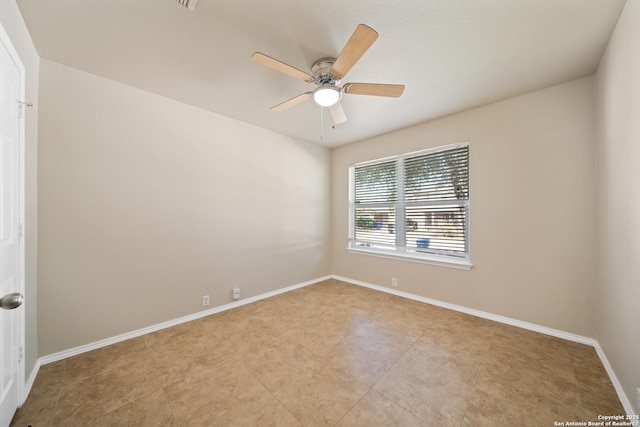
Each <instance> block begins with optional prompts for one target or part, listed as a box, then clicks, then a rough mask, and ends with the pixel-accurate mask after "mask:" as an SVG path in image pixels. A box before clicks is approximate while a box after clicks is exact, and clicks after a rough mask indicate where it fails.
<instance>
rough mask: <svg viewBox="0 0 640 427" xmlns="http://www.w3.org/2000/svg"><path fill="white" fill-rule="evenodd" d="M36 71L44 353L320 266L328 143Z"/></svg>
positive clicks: (325, 255) (298, 277) (89, 78)
mask: <svg viewBox="0 0 640 427" xmlns="http://www.w3.org/2000/svg"><path fill="white" fill-rule="evenodd" d="M40 78H41V80H40V91H41V92H40V102H41V114H40V147H39V148H40V162H39V183H40V191H39V215H40V253H39V263H38V267H39V275H40V276H39V277H40V282H39V293H40V296H41V298H40V301H39V313H38V316H39V344H40V354H41V355H48V354H52V353H55V352H58V351H61V350H66V349H69V348H72V347H75V346H78V345H82V344H87V343H90V342H93V341H96V340H100V339H103V338H109V337H112V336H115V335H118V334H121V333H125V332H129V331H132V330H135V329H138V328H142V327H146V326H150V325H154V324H157V323H159V322H163V321H167V320H171V319H175V318H178V317H181V316H185V315H188V314H192V313H195V312H198V311H200V310H203V308H202V307H201V297H202V296H203V295H206V294H210V295H211V307H215V306H218V305H222V304H226V303H229V302H231V288H232V287H235V286H239V287H240V288H241V292H242V296H243V297H250V296H254V295H258V294H261V293H264V292H268V291H272V290H275V289H279V288H282V287H285V286H288V285H293V284H297V283H300V282H304V281H307V280H311V279H315V278H318V277H321V276H324V275H327V274H329V273H330V269H329V266H330V258H329V249H330V248H329V244H328V238H329V235H330V233H329V189H330V188H329V187H330V177H329V171H330V163H329V161H330V156H329V152H328V150H327V149H325V148H322V147H319V146H316V145H312V144H308V143H302V142H299V141H295V140H293V139H291V138H289V137H285V136H282V135H280V134H276V133H273V132H270V131H266V130H263V129H260V128H257V127H254V126H250V125H247V124H244V123H241V122H238V121H235V120H232V119H229V118H226V117H223V116H220V115H217V114H214V113H211V112H208V111H205V110H201V109H198V108H195V107H191V106H188V105H185V104H182V103H179V102H176V101H173V100H170V99H167V98H163V97H160V96H157V95H154V94H151V93H148V92H145V91H142V90H139V89H136V88H132V87H129V86H125V85H123V84H120V83H116V82H113V81H110V80H106V79H104V78H100V77H97V76H95V75H92V74H88V73H85V72H82V71H79V70H76V69H73V68H69V67H67V66H63V65H60V64H58V63H55V62H51V61H48V60H44V59H43V60H42V63H41V71H40ZM211 307H207V308H211Z"/></svg>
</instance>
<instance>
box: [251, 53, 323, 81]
mask: <svg viewBox="0 0 640 427" xmlns="http://www.w3.org/2000/svg"><path fill="white" fill-rule="evenodd" d="M251 59H252V60H253V61H254V62H257V63H258V64H260V65H264V66H265V67H269V68H271V69H273V70H276V71H280V72H281V73H284V74H287V75H289V76H291V77H295V78H296V79H300V80H304V81H305V82H312V81H313V76H312V75H311V74H309V73H305V72H304V71H302V70H298V69H297V68H295V67H292V66H291V65H289V64H285V63H284V62H282V61H278V60H277V59H275V58H272V57H270V56H269V55H265V54H264V53H262V52H255V53H254V54H253V55H251Z"/></svg>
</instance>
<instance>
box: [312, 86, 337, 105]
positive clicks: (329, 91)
mask: <svg viewBox="0 0 640 427" xmlns="http://www.w3.org/2000/svg"><path fill="white" fill-rule="evenodd" d="M340 98H342V93H341V92H340V91H339V90H338V88H337V87H335V86H332V85H327V86H320V87H319V88H317V89H316V90H315V91H313V100H314V101H316V104H318V105H319V106H321V107H331V106H333V105H335V104H337V103H338V101H340Z"/></svg>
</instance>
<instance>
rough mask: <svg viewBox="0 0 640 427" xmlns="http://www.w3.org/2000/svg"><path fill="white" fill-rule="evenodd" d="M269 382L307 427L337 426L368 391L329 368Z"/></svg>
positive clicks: (309, 369) (300, 371) (315, 368)
mask: <svg viewBox="0 0 640 427" xmlns="http://www.w3.org/2000/svg"><path fill="white" fill-rule="evenodd" d="M263 381H265V386H266V387H267V388H268V389H269V390H270V391H271V392H272V393H273V395H274V396H275V397H276V398H277V399H278V400H279V401H280V402H281V403H282V404H283V405H284V406H285V407H286V408H287V409H288V410H289V412H291V414H293V416H294V417H296V419H297V420H298V421H300V422H301V423H302V424H303V425H305V426H333V425H335V424H336V423H337V422H338V421H339V420H340V419H341V418H342V417H343V416H344V415H345V414H346V413H347V412H348V411H349V410H350V409H351V408H352V407H353V405H355V403H356V402H357V401H358V400H359V399H360V398H361V397H362V396H363V395H364V394H365V393H366V392H367V390H368V387H367V386H365V385H364V384H362V383H361V382H359V381H357V380H356V379H354V378H353V377H351V376H350V375H348V374H347V373H345V372H342V371H340V370H338V369H335V368H333V367H330V366H327V365H326V364H314V365H312V366H309V367H307V368H304V369H297V370H294V371H292V372H290V373H289V374H288V375H286V376H284V377H281V378H280V379H279V380H277V381H273V382H271V381H267V380H263Z"/></svg>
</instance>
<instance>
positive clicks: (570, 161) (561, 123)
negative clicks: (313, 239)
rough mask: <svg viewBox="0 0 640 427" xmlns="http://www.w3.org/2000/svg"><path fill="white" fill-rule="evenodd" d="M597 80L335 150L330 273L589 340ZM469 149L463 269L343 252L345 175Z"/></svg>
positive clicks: (592, 331) (591, 330)
mask: <svg viewBox="0 0 640 427" xmlns="http://www.w3.org/2000/svg"><path fill="white" fill-rule="evenodd" d="M593 102H594V101H593V81H592V78H584V79H580V80H576V81H572V82H569V83H565V84H562V85H559V86H554V87H551V88H548V89H544V90H540V91H537V92H533V93H529V94H526V95H523V96H519V97H516V98H512V99H508V100H505V101H502V102H498V103H494V104H490V105H486V106H483V107H480V108H476V109H473V110H470V111H466V112H462V113H459V114H455V115H452V116H448V117H445V118H442V119H439V120H434V121H431V122H427V123H423V124H420V125H417V126H414V127H411V128H407V129H404V130H401V131H397V132H392V133H389V134H387V135H382V136H379V137H376V138H372V139H369V140H366V141H363V142H360V143H356V144H351V145H347V146H344V147H340V148H337V149H335V150H333V151H332V167H333V172H332V177H333V178H332V200H333V203H332V212H333V214H332V229H333V234H332V236H333V237H332V271H333V273H334V274H337V275H340V276H345V277H348V278H352V279H356V280H361V281H365V282H369V283H373V284H376V285H381V286H389V285H390V284H391V277H397V278H398V281H399V287H398V289H399V290H401V291H406V292H410V293H413V294H416V295H420V296H424V297H428V298H433V299H436V300H440V301H445V302H449V303H453V304H457V305H461V306H465V307H469V308H473V309H477V310H481V311H485V312H489V313H494V314H498V315H502V316H507V317H510V318H513V319H518V320H522V321H526V322H531V323H534V324H538V325H542V326H547V327H551V328H555V329H559V330H563V331H567V332H571V333H575V334H579V335H583V336H589V337H593V336H595V320H594V315H593V311H594V309H595V301H594V298H595V295H594V291H595V280H594V276H595V267H594V266H595V249H594V246H595V232H594V230H595V213H594V210H595V200H594V199H595V190H594V184H595V181H594V179H595V171H594V126H593V122H594V103H593ZM459 141H469V143H470V145H469V147H470V195H471V216H470V218H471V219H470V221H471V223H470V227H471V232H470V240H471V243H470V244H471V261H472V262H473V263H474V267H473V268H472V269H471V270H470V271H464V270H454V269H451V268H446V267H439V266H433V265H427V264H419V263H412V262H406V261H397V260H391V259H383V258H377V257H371V256H367V255H361V254H352V253H347V251H346V247H347V240H348V239H347V237H348V235H347V227H348V221H347V220H348V215H347V213H348V204H347V201H348V195H347V192H348V186H347V184H348V167H349V165H351V164H353V163H356V162H361V161H365V160H370V159H376V158H381V157H385V156H389V155H393V154H401V153H405V152H411V151H416V150H420V149H424V148H428V147H435V146H440V145H445V144H450V143H454V142H459Z"/></svg>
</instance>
